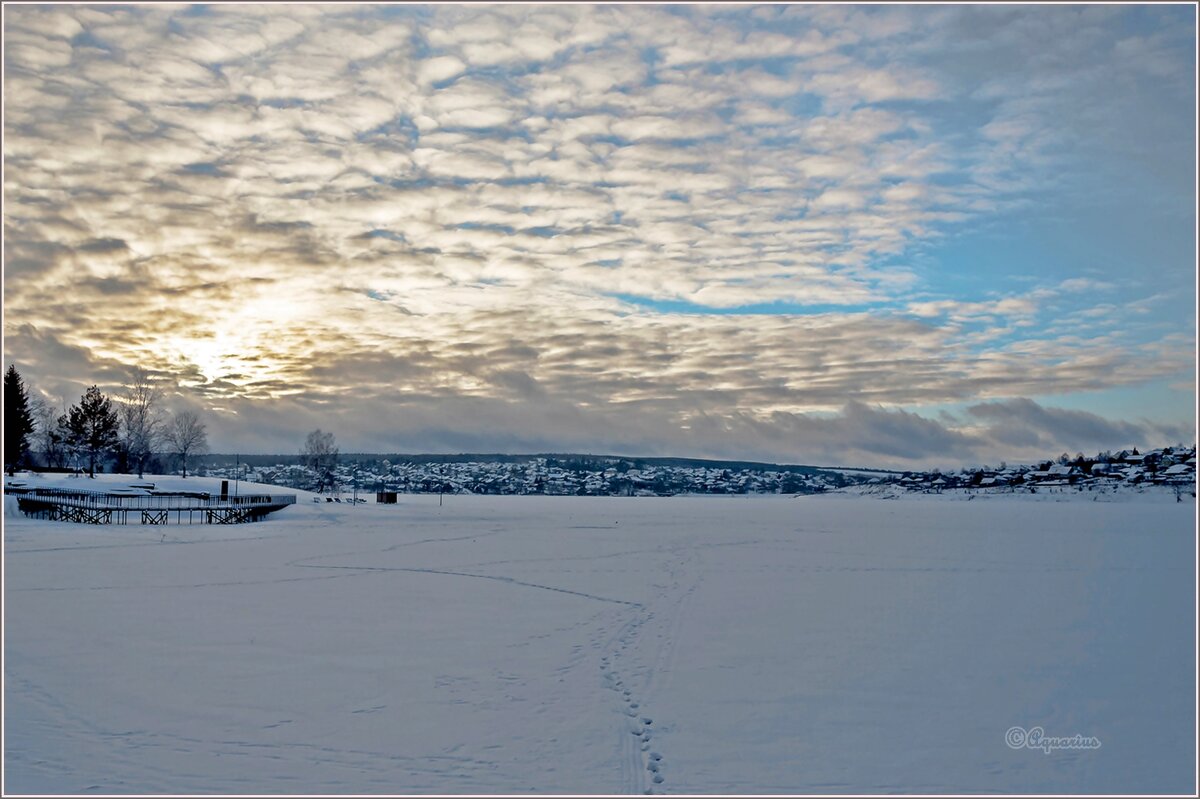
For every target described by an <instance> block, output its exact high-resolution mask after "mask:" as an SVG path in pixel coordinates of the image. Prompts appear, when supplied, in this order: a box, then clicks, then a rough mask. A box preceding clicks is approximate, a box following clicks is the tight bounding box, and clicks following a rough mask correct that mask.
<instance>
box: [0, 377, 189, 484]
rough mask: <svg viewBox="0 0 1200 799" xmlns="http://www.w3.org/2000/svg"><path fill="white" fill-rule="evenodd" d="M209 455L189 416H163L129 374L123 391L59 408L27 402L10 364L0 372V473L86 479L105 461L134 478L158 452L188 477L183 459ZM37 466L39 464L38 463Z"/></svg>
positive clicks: (89, 394)
mask: <svg viewBox="0 0 1200 799" xmlns="http://www.w3.org/2000/svg"><path fill="white" fill-rule="evenodd" d="M207 451H208V432H207V429H206V427H205V424H204V422H203V421H201V420H200V417H199V415H198V414H197V413H196V412H194V411H187V410H185V411H180V412H179V413H176V414H169V413H167V411H166V410H165V409H164V408H163V407H162V391H161V389H159V388H158V386H156V385H155V384H154V383H153V382H151V380H150V378H149V376H148V375H147V374H146V373H145V372H144V371H142V370H140V369H139V370H136V371H135V372H134V373H133V376H132V378H131V379H130V381H129V382H128V383H127V384H126V385H125V388H124V391H123V392H122V393H120V394H117V395H115V396H114V397H108V396H106V395H105V394H104V392H102V391H100V389H99V388H97V387H96V386H92V387H90V388H88V389H87V390H86V391H84V392H83V396H81V397H80V398H79V402H77V403H75V404H74V405H71V406H69V407H67V408H65V409H59V408H56V407H54V406H53V405H51V404H49V403H47V402H45V401H44V400H42V399H41V398H40V397H37V396H33V395H31V394H30V393H29V391H28V390H27V389H26V387H25V382H24V380H23V379H22V378H21V375H20V373H19V372H18V371H17V368H16V366H14V365H10V366H9V367H8V371H6V372H5V373H4V467H5V469H6V470H7V471H8V472H9V474H12V473H13V471H14V470H16V469H19V468H27V467H37V466H41V467H45V468H50V469H60V468H67V467H73V468H75V469H82V468H83V467H84V465H85V464H86V468H87V472H88V474H89V475H90V476H95V474H96V467H97V466H98V465H101V464H103V462H104V461H105V460H106V459H108V458H115V460H116V464H115V466H116V471H118V472H134V471H136V472H137V475H138V477H139V478H141V477H142V473H143V472H144V471H145V469H146V466H147V465H148V464H149V462H150V460H151V459H152V458H153V457H154V456H155V455H157V454H160V453H161V454H170V455H174V456H175V457H177V458H178V459H179V462H180V465H181V467H182V469H183V476H184V477H187V466H188V458H190V457H194V456H196V455H200V454H203V453H205V452H207ZM39 460H40V461H41V462H40V463H38V462H37V461H39Z"/></svg>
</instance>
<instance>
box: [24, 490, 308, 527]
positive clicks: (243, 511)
mask: <svg viewBox="0 0 1200 799" xmlns="http://www.w3.org/2000/svg"><path fill="white" fill-rule="evenodd" d="M5 493H6V494H14V495H16V497H17V505H18V507H19V508H20V509H21V511H22V512H23V513H25V515H27V516H31V517H33V518H37V519H48V520H50V521H69V522H86V523H88V524H114V523H116V524H128V523H129V515H130V514H131V513H133V514H135V516H134V518H135V519H136V518H138V514H140V518H141V522H142V524H168V523H169V522H170V520H171V514H172V513H173V514H174V516H175V522H176V523H177V524H183V523H184V518H185V514H186V519H187V523H188V524H193V523H195V521H196V519H197V515H198V518H199V521H200V522H201V523H207V524H240V523H241V522H255V521H260V520H261V519H263V518H264V517H266V516H267V514H269V513H272V512H274V511H277V510H281V509H283V508H285V507H287V506H288V505H295V504H296V495H295V494H238V495H225V494H222V495H217V496H213V495H211V494H205V493H200V492H195V493H192V492H174V493H167V492H164V493H162V494H123V493H113V492H108V491H89V490H86V489H80V488H75V489H71V488H11V487H9V488H5Z"/></svg>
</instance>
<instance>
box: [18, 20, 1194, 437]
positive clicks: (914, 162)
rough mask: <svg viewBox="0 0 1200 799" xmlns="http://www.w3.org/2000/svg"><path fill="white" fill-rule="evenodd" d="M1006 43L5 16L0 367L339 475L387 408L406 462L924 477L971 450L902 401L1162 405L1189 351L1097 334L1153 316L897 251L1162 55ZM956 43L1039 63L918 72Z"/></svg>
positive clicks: (981, 33)
mask: <svg viewBox="0 0 1200 799" xmlns="http://www.w3.org/2000/svg"><path fill="white" fill-rule="evenodd" d="M9 12H10V13H9ZM1032 18H1037V15H1036V14H1035V13H1033V12H1032V11H1030V12H1027V13H1026V14H1024V15H1022V14H1016V13H1008V12H1004V13H1001V12H999V11H991V10H982V9H981V10H978V11H971V10H960V11H942V10H937V11H934V10H930V11H929V12H928V15H923V14H920V13H917V12H915V11H913V10H912V9H890V8H887V9H878V10H866V9H857V8H844V7H780V8H778V9H776V8H771V7H762V8H757V9H741V8H728V9H719V8H711V9H710V8H699V7H670V8H666V7H663V8H658V7H651V8H641V7H631V6H628V7H627V6H602V7H595V8H588V7H576V6H564V7H559V6H513V7H506V6H496V7H487V8H481V7H454V6H438V7H431V8H429V9H422V10H420V12H419V13H418V12H416V11H412V10H409V9H399V8H390V7H362V6H359V7H340V6H333V7H325V6H297V7H292V8H289V9H287V11H286V13H284V12H280V11H278V10H276V9H272V8H269V7H260V6H213V7H196V8H189V7H174V6H171V7H168V6H133V7H120V6H96V7H77V6H17V7H13V8H12V9H9V10H8V12H6V22H7V23H8V26H7V27H6V31H5V58H6V85H5V92H6V109H5V131H4V133H5V170H6V180H7V185H6V194H5V214H6V215H5V233H4V237H5V250H6V262H5V265H4V274H5V286H4V310H5V335H6V339H5V347H6V353H5V354H6V358H9V359H15V360H18V361H20V362H21V363H22V364H23V365H27V368H28V369H29V371H30V373H31V377H35V378H37V380H39V381H44V382H45V383H46V384H47V385H55V386H70V385H73V384H74V383H73V382H72V381H75V382H79V381H82V382H87V381H90V380H103V379H106V377H105V376H111V375H117V374H120V369H121V368H127V367H129V366H130V365H133V364H142V365H145V366H147V367H148V368H151V369H153V370H155V373H156V374H159V375H162V376H165V377H168V378H170V379H171V380H173V381H174V383H175V385H176V389H177V390H176V392H175V394H174V395H173V402H177V403H180V404H181V405H182V404H188V403H192V404H199V405H204V404H208V405H212V406H216V405H218V404H219V405H220V407H223V408H229V409H231V410H233V411H236V416H235V418H234V419H232V420H230V421H228V425H229V428H228V429H229V430H230V431H231V432H230V433H229V438H228V440H229V441H239V440H243V439H242V438H241V436H243V435H249V431H250V429H251V426H252V424H258V425H261V428H259V429H261V430H267V431H273V432H271V433H270V435H268V434H267V433H262V434H261V435H262V439H261V440H263V441H268V440H271V439H270V436H271V435H275V432H274V431H283V430H285V429H286V428H289V426H290V427H293V428H299V427H303V426H304V425H306V424H308V423H309V422H310V421H313V420H316V419H319V418H320V417H321V414H322V413H328V412H331V411H330V409H335V410H334V412H336V413H338V414H339V418H340V419H341V420H342V421H343V422H344V423H345V425H346V429H347V433H346V436H347V437H351V436H359V437H360V438H358V439H357V440H359V441H362V442H363V443H362V444H361V445H360V446H367V445H368V443H369V442H371V441H373V440H376V439H375V435H374V434H373V433H371V432H370V431H369V430H368V429H367V428H366V426H365V425H362V424H361V423H360V421H357V420H362V419H387V420H396V419H399V418H403V419H407V420H413V421H412V422H411V423H410V422H403V423H401V422H395V423H396V424H401V427H399V428H397V433H396V434H395V438H394V439H393V440H394V441H395V443H396V445H397V446H399V445H400V444H402V443H403V441H404V440H420V441H424V442H426V445H427V446H435V445H437V446H457V445H458V444H455V443H453V442H469V441H471V440H478V441H492V442H495V444H494V445H495V446H500V444H501V443H503V442H506V441H507V442H510V444H511V445H512V446H516V445H517V444H518V443H521V444H522V446H524V445H527V444H528V445H531V444H532V442H536V441H544V442H547V445H549V443H548V442H550V441H551V440H552V439H551V437H552V436H560V437H561V440H562V441H564V442H570V441H575V442H577V443H578V444H579V445H580V446H584V445H588V446H592V445H596V446H599V445H601V444H605V443H611V444H612V445H613V446H617V445H621V446H634V445H636V446H645V447H653V448H657V449H659V450H661V451H666V450H668V449H670V448H672V447H674V448H676V450H677V451H688V452H698V451H701V450H703V451H706V452H708V451H714V452H715V451H716V450H718V449H721V450H722V451H724V452H726V453H727V454H733V453H734V452H735V450H736V441H737V438H736V437H737V436H738V435H741V436H746V437H748V438H746V439H745V440H746V441H747V442H755V443H753V444H750V443H747V444H746V446H747V447H750V446H754V447H759V448H760V451H762V452H770V453H781V454H780V457H783V455H782V453H784V452H786V451H792V452H796V453H801V452H804V451H806V450H805V447H806V446H810V444H806V443H805V442H816V443H811V446H812V447H815V449H814V450H813V451H816V452H825V453H834V452H836V450H835V449H833V448H834V446H835V441H836V440H843V441H845V442H848V443H847V446H849V447H851V450H850V451H851V452H854V453H859V454H861V456H862V457H863V458H867V457H868V456H869V454H870V452H871V451H875V452H876V453H877V454H878V455H879V457H888V458H903V457H905V455H904V453H905V452H912V453H914V454H922V455H924V454H929V455H932V453H933V451H934V447H933V445H929V446H926V445H923V444H921V443H920V434H921V431H922V430H924V431H925V435H926V439H925V440H926V441H928V442H936V448H941V450H942V451H944V452H967V451H970V448H971V447H973V446H975V445H976V443H977V439H973V438H971V436H970V435H968V434H966V433H956V432H953V431H949V432H945V431H943V432H942V433H939V432H938V431H937V430H935V429H933V428H930V427H928V426H924V427H923V425H925V422H926V421H928V420H926V419H924V417H921V416H919V415H916V414H913V413H911V412H910V411H907V410H902V406H905V407H907V408H909V409H912V408H919V407H920V406H922V405H928V404H935V403H945V402H971V401H979V400H985V399H1004V398H1011V397H1019V396H1026V395H1038V396H1043V395H1047V394H1056V393H1057V394H1063V393H1071V392H1079V391H1087V390H1093V389H1099V388H1107V387H1113V386H1123V385H1136V384H1138V383H1144V382H1146V381H1149V380H1156V379H1159V378H1167V379H1176V380H1177V379H1178V378H1179V377H1180V376H1181V375H1184V376H1187V375H1190V374H1191V372H1190V369H1191V365H1190V361H1189V357H1191V356H1194V331H1191V330H1187V329H1185V330H1183V331H1182V338H1171V333H1180V332H1181V331H1178V330H1174V329H1172V330H1171V331H1168V332H1164V331H1163V329H1161V328H1155V327H1146V328H1139V331H1141V332H1139V333H1137V334H1136V335H1135V334H1133V333H1129V334H1125V333H1123V332H1122V330H1124V329H1125V328H1124V327H1123V325H1125V324H1127V320H1128V319H1130V318H1134V317H1137V318H1138V319H1142V320H1145V321H1144V323H1145V324H1147V325H1151V324H1155V323H1156V322H1154V317H1155V314H1153V313H1151V312H1150V311H1151V308H1152V306H1151V305H1148V304H1147V303H1148V302H1149V300H1148V299H1147V296H1146V295H1147V294H1151V293H1152V292H1147V291H1144V290H1143V289H1144V287H1141V286H1138V287H1136V289H1131V288H1130V287H1129V284H1128V283H1126V284H1118V283H1116V282H1114V281H1112V280H1106V279H1101V278H1102V277H1105V276H1103V275H1099V274H1097V275H1091V274H1089V275H1078V276H1074V277H1070V278H1067V279H1065V280H1064V279H1060V280H1058V281H1057V282H1050V283H1047V285H1040V284H1039V285H1037V286H1034V287H1032V288H1030V289H1029V290H1027V291H1015V290H1010V289H1008V288H1005V289H1003V290H1001V289H992V288H989V289H988V290H986V291H983V292H981V293H980V292H976V293H974V294H973V295H971V296H967V295H968V294H970V292H963V291H957V290H952V289H948V288H946V286H947V283H946V282H943V281H940V280H938V279H936V276H931V275H930V274H929V270H928V269H927V267H926V266H925V265H924V264H923V263H922V262H921V261H920V255H921V252H922V250H924V249H926V248H929V247H931V246H933V245H935V244H936V243H937V242H939V241H941V240H943V239H944V238H947V237H951V238H952V237H953V236H954V235H956V234H957V233H959V232H961V231H963V230H966V229H969V227H970V226H971V225H973V224H976V223H982V221H984V220H987V219H989V218H991V217H992V215H995V214H997V213H998V212H999V211H1000V210H1002V209H1004V208H1006V207H1009V205H1008V204H1012V203H1017V202H1022V201H1028V196H1027V194H1028V191H1029V187H1028V185H1027V181H1026V179H1025V177H1023V176H1026V175H1027V174H1028V173H1029V172H1030V171H1031V170H1033V171H1039V172H1043V171H1048V172H1055V171H1054V170H1047V164H1051V165H1054V164H1057V163H1059V162H1058V161H1056V160H1054V159H1058V158H1061V159H1064V160H1063V161H1062V163H1068V162H1069V159H1068V158H1067V156H1065V155H1063V154H1062V153H1061V152H1058V151H1056V150H1055V147H1056V146H1057V144H1056V141H1058V140H1057V139H1056V138H1055V133H1054V132H1055V130H1056V129H1059V128H1061V125H1060V124H1059V123H1060V121H1061V119H1060V118H1061V114H1059V112H1058V110H1057V109H1055V108H1054V107H1052V103H1051V100H1052V99H1053V98H1056V97H1058V98H1063V100H1064V102H1067V101H1069V103H1070V105H1071V107H1072V108H1074V107H1075V106H1076V105H1078V104H1081V103H1083V101H1084V100H1085V99H1087V98H1088V97H1093V96H1094V95H1092V94H1090V91H1091V89H1089V88H1088V87H1093V88H1094V86H1095V84H1096V83H1097V82H1098V81H1100V79H1101V78H1103V77H1105V76H1108V77H1112V70H1113V67H1112V65H1111V64H1109V63H1108V61H1106V60H1105V59H1104V57H1103V56H1102V53H1103V52H1108V51H1109V50H1112V48H1113V47H1115V46H1116V43H1117V42H1119V41H1123V42H1125V43H1124V44H1122V45H1121V47H1120V53H1121V57H1122V58H1134V57H1143V56H1145V57H1149V56H1150V55H1154V56H1156V57H1157V58H1158V59H1159V60H1162V61H1163V62H1164V63H1168V64H1171V63H1180V64H1182V63H1184V62H1185V61H1186V62H1187V63H1190V61H1188V60H1187V59H1182V57H1181V51H1180V49H1179V48H1180V46H1181V45H1180V44H1179V42H1178V40H1177V37H1172V36H1171V35H1168V34H1167V33H1165V32H1163V35H1156V34H1148V35H1144V36H1140V37H1139V38H1138V39H1137V40H1129V41H1127V39H1128V37H1124V36H1123V35H1118V34H1120V29H1119V27H1111V26H1115V24H1116V23H1115V22H1114V20H1116V19H1118V18H1115V17H1114V18H1111V19H1110V18H1105V17H1097V18H1095V19H1093V18H1092V17H1090V16H1087V17H1082V16H1081V17H1078V18H1077V17H1075V16H1071V15H1065V16H1064V14H1063V13H1060V12H1055V14H1054V15H1052V20H1051V25H1050V28H1051V29H1052V31H1053V33H1052V34H1043V33H1042V32H1040V30H1039V28H1038V25H1037V24H1036V23H1034V22H1031V21H1030V19H1032ZM1079 19H1086V20H1087V23H1088V31H1091V32H1078V31H1074V29H1073V27H1072V25H1073V22H1072V20H1074V21H1078V20H1079ZM1093 28H1094V29H1095V30H1092V29H1093ZM960 29H961V35H962V37H963V41H964V42H965V43H966V44H964V45H963V47H959V46H958V45H956V44H954V42H955V37H956V36H957V35H959V34H958V33H957V31H959V30H960ZM1027 36H1035V37H1037V41H1038V42H1039V44H1038V46H1037V47H1034V46H1032V45H1029V44H1028V43H1026V39H1025V38H1024V37H1027ZM1057 37H1060V38H1061V43H1058V42H1057ZM1098 43H1106V45H1111V46H1110V47H1109V48H1108V50H1098V49H1096V47H1097V45H1098ZM972 47H974V48H978V49H979V50H980V52H987V53H990V54H991V56H989V57H992V56H994V57H995V58H998V59H999V58H1000V57H1001V56H1006V55H1008V54H1011V53H1021V54H1023V55H1030V57H1031V59H1030V60H1031V62H1037V63H1039V64H1042V65H1041V66H1038V67H1036V68H1035V66H1036V65H1035V66H1029V65H1027V64H1025V62H1024V61H1022V62H1021V65H1020V69H1021V70H1025V71H1023V72H1022V73H1021V75H1020V76H1018V77H1019V79H1018V77H1013V78H1012V79H1008V78H996V77H995V74H994V72H993V71H990V70H987V69H982V68H979V69H977V68H976V67H974V66H968V67H962V68H960V67H957V66H956V67H955V68H949V67H947V65H946V64H945V63H944V62H945V59H947V58H950V56H948V55H947V53H950V54H951V55H954V54H956V53H957V54H961V52H962V51H963V49H968V50H969V49H970V48H972ZM1038 48H1043V49H1045V50H1046V51H1047V52H1045V53H1033V52H1032V51H1033V50H1038ZM955 57H957V56H955ZM1074 59H1082V61H1081V62H1080V63H1082V64H1083V65H1084V66H1086V67H1087V68H1090V69H1094V70H1097V72H1096V74H1095V75H1092V74H1091V73H1089V72H1087V69H1084V68H1083V67H1081V68H1080V69H1079V70H1076V69H1075V68H1073V67H1072V68H1070V69H1066V68H1065V67H1063V64H1071V63H1074V61H1073V60H1074ZM1043 62H1044V63H1043ZM971 63H972V64H973V63H974V62H971ZM1064 70H1065V71H1064ZM1059 72H1063V74H1064V78H1063V81H1065V82H1059V83H1054V82H1053V81H1052V80H1050V79H1051V78H1053V77H1054V75H1055V74H1057V73H1059ZM1032 73H1036V74H1032ZM1160 73H1161V69H1158V68H1157V67H1154V68H1152V69H1150V70H1149V71H1147V72H1145V74H1144V75H1143V74H1142V73H1138V74H1136V75H1132V76H1128V77H1124V78H1121V79H1122V80H1127V81H1132V83H1131V84H1130V85H1129V86H1128V87H1127V89H1126V90H1125V91H1124V93H1122V94H1121V97H1122V98H1123V97H1126V96H1127V95H1128V93H1129V92H1135V93H1136V90H1138V89H1142V88H1145V87H1147V86H1148V85H1149V84H1150V83H1151V82H1153V81H1159V80H1160V78H1161V75H1160ZM1139 75H1140V77H1139ZM1022 81H1024V82H1026V83H1028V84H1029V85H1030V86H1031V87H1032V88H1031V89H1030V90H1029V94H1030V95H1031V98H1032V99H1026V98H1023V96H1022V91H1021V90H1020V85H1023V83H1022ZM1155 85H1157V84H1155ZM1085 89H1086V90H1087V91H1085ZM1168 90H1170V91H1174V89H1169V87H1168V89H1163V91H1168ZM1124 102H1125V101H1124V100H1121V103H1124ZM956 114H961V116H962V117H965V118H969V119H970V120H971V122H970V124H968V125H966V126H965V127H964V128H962V129H959V128H956V127H953V126H952V125H951V123H950V121H948V119H949V118H950V117H954V116H955V115H956ZM1114 124H1115V123H1114ZM1113 141H1116V139H1114V140H1113ZM1089 146H1090V145H1089ZM1048 159H1049V160H1048ZM964 271H966V268H965V267H964ZM64 287H69V289H68V290H64ZM1118 289H1120V290H1121V291H1122V292H1125V293H1128V294H1129V296H1126V297H1121V298H1120V299H1121V301H1120V302H1117V300H1118V298H1117V297H1115V296H1113V295H1114V293H1116V291H1117V290H1118ZM1101 294H1104V297H1103V299H1104V300H1105V301H1104V302H1103V303H1093V302H1092V301H1093V300H1094V299H1095V298H1096V297H1097V296H1098V295H1101ZM1089 303H1092V304H1089ZM764 308H767V309H770V310H772V311H773V313H762V311H763V309H764ZM1071 319H1081V320H1090V321H1089V322H1088V324H1089V325H1090V327H1089V328H1088V330H1087V331H1086V332H1087V334H1088V335H1087V337H1085V336H1081V335H1080V331H1079V330H1078V329H1060V328H1059V327H1055V325H1064V324H1066V323H1067V322H1068V321H1069V320H1071ZM1130 329H1131V330H1132V328H1130ZM1189 333H1190V337H1189ZM263 403H270V407H273V408H277V409H278V410H279V413H283V414H289V413H290V414H293V416H294V418H293V421H292V422H289V423H284V422H279V421H268V419H267V417H268V416H269V414H268V413H267V412H266V411H263V410H261V408H260V407H259V404H263ZM448 408H454V409H456V411H457V412H459V413H461V414H462V418H463V419H466V420H467V421H468V422H469V424H466V426H465V427H463V426H455V425H452V424H449V423H448V422H446V421H445V420H443V419H440V418H439V416H438V414H439V412H440V411H441V410H444V409H448ZM905 414H907V415H905ZM830 419H834V420H839V419H840V420H843V421H840V422H836V423H834V422H830V421H829V420H830ZM251 420H253V421H251ZM819 420H824V421H819ZM419 425H428V426H429V427H428V429H429V430H431V431H432V430H437V431H440V432H437V433H436V435H435V434H434V433H430V434H429V435H424V434H421V432H420V431H421V429H423V428H421V427H420V426H419ZM313 426H317V425H315V424H314V425H313ZM325 426H326V427H329V426H330V425H328V424H327V425H325ZM614 426H616V427H620V428H621V429H622V430H623V432H621V433H620V434H617V433H606V432H605V431H611V430H613V429H614ZM864 430H871V431H872V440H873V441H874V442H875V443H874V444H873V445H871V446H873V447H874V450H871V449H870V447H868V445H867V444H866V443H865V439H863V438H862V437H861V436H860V435H859V434H860V433H861V432H862V431H864ZM351 431H353V432H351ZM781 431H790V432H788V434H787V435H780V432H781ZM826 431H832V432H828V433H827V432H826ZM835 434H836V435H835ZM255 435H259V434H258V433H256V434H255ZM280 435H282V432H281V433H280ZM1039 435H1041V434H1039ZM471 436H474V437H475V438H474V439H472V438H471ZM831 436H832V437H831ZM405 437H408V438H405ZM589 442H591V443H589ZM779 442H786V444H782V443H779ZM818 444H819V446H818ZM860 444H861V446H860ZM263 446H267V447H268V448H270V447H269V446H268V445H266V444H264V445H263ZM787 448H790V449H787ZM822 448H824V449H822Z"/></svg>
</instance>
